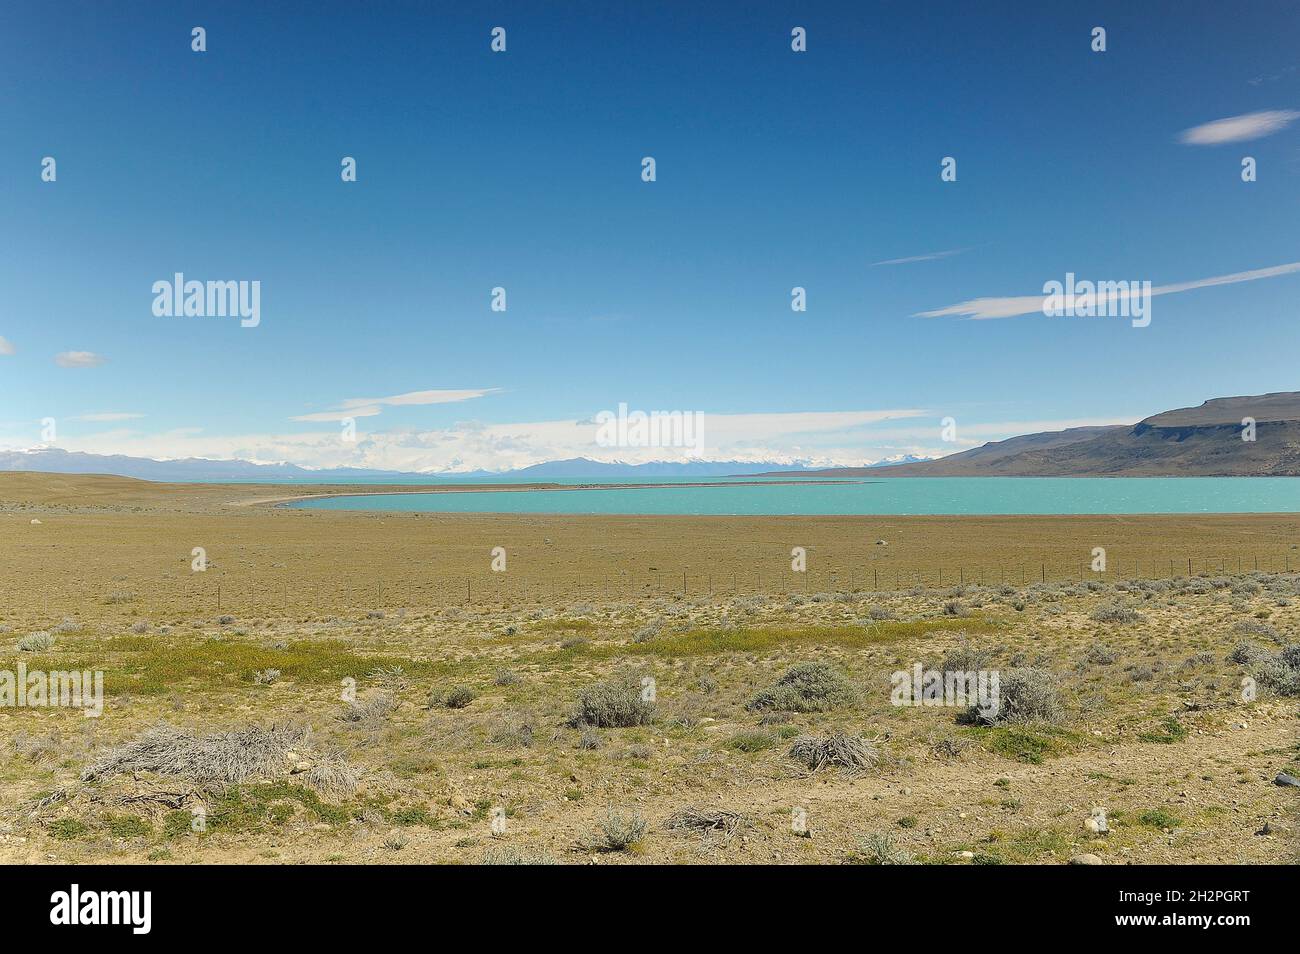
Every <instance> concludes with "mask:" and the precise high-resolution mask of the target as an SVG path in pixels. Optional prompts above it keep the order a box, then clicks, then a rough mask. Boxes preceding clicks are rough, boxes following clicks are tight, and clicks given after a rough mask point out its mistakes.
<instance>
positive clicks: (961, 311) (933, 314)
mask: <svg viewBox="0 0 1300 954" xmlns="http://www.w3.org/2000/svg"><path fill="white" fill-rule="evenodd" d="M1294 272H1300V262H1288V263H1287V264H1285V265H1273V266H1271V267H1269V268H1256V269H1253V270H1251V271H1248V272H1233V273H1232V274H1231V275H1216V276H1215V277H1213V278H1200V279H1197V280H1196V281H1191V282H1178V283H1177V284H1174V285H1156V286H1154V287H1153V288H1152V289H1151V294H1152V295H1173V294H1176V293H1178V292H1185V291H1192V290H1194V289H1197V288H1211V287H1213V286H1215V285H1235V284H1237V283H1238V282H1253V281H1257V280H1258V279H1261V278H1275V277H1277V276H1278V275H1290V274H1292V273H1294ZM1127 297H1128V293H1127V292H1125V291H1123V290H1117V291H1113V292H1107V293H1105V294H1103V293H1102V292H1101V290H1100V289H1098V291H1097V295H1096V296H1095V299H1094V301H1095V302H1096V304H1097V305H1098V306H1101V305H1102V304H1103V303H1104V302H1111V303H1119V302H1121V301H1122V300H1123V299H1125V298H1127ZM1043 298H1044V296H1043V295H1016V296H1010V297H1006V298H972V299H970V300H969V301H962V302H958V303H957V304H955V305H948V306H946V307H944V308H936V309H935V310H933V311H919V312H917V313H916V314H915V316H914V317H917V318H948V317H954V318H971V319H974V320H976V321H983V320H985V319H988V318H1014V317H1016V316H1017V315H1032V314H1034V313H1035V312H1037V313H1040V314H1041V313H1042V311H1043ZM1064 306H1065V308H1066V309H1067V310H1069V308H1070V307H1071V296H1068V295H1067V296H1066V297H1065V299H1064Z"/></svg>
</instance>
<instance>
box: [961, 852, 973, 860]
mask: <svg viewBox="0 0 1300 954" xmlns="http://www.w3.org/2000/svg"><path fill="white" fill-rule="evenodd" d="M957 857H958V858H962V859H964V860H966V861H973V860H974V859H975V852H973V851H959V852H957Z"/></svg>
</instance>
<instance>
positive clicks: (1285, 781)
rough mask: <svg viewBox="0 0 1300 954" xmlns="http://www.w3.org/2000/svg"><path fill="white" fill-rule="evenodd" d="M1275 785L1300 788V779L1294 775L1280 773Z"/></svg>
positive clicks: (1274, 782) (1274, 781) (1274, 780)
mask: <svg viewBox="0 0 1300 954" xmlns="http://www.w3.org/2000/svg"><path fill="white" fill-rule="evenodd" d="M1273 784H1274V785H1291V786H1294V787H1296V788H1300V778H1296V777H1295V776H1294V775H1288V774H1287V773H1286V772H1278V773H1277V778H1275V779H1273Z"/></svg>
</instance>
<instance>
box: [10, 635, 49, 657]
mask: <svg viewBox="0 0 1300 954" xmlns="http://www.w3.org/2000/svg"><path fill="white" fill-rule="evenodd" d="M53 646H54V637H53V636H51V635H50V634H49V633H46V632H40V633H30V634H28V635H27V636H24V637H23V638H22V639H20V640H18V649H19V651H20V652H24V653H42V652H45V650H47V649H51V648H53Z"/></svg>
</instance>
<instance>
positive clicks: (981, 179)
mask: <svg viewBox="0 0 1300 954" xmlns="http://www.w3.org/2000/svg"><path fill="white" fill-rule="evenodd" d="M547 6H552V5H548V4H537V3H519V4H511V3H490V4H461V5H455V7H453V6H452V5H444V6H443V7H437V6H435V5H432V4H427V3H414V2H412V3H389V2H376V3H370V4H364V5H362V4H341V3H340V4H328V3H310V4H309V3H301V4H292V3H285V4H276V5H274V8H273V9H272V5H267V4H254V3H238V2H223V3H167V4H162V3H157V4H153V3H138V4H121V5H107V4H102V3H60V2H51V3H42V4H40V5H30V4H29V5H21V6H20V5H8V6H6V7H5V8H3V10H0V84H2V86H0V129H2V130H3V131H4V134H3V138H0V236H3V247H4V248H5V250H6V251H5V254H4V255H3V256H0V284H2V285H3V288H4V291H5V294H4V295H3V297H2V298H0V338H2V339H3V343H0V352H9V353H3V354H0V446H2V447H8V448H26V447H32V446H35V445H38V444H40V443H41V442H42V435H41V425H40V421H41V419H43V418H47V417H52V418H54V419H55V421H56V423H57V437H56V440H55V441H54V443H55V444H56V445H57V446H62V447H67V448H69V449H73V450H90V451H94V452H99V453H128V454H140V455H144V456H153V457H175V456H188V455H195V456H207V457H245V458H250V459H259V460H283V459H287V460H291V461H293V462H295V463H299V464H303V465H308V466H327V465H360V466H373V467H387V468H401V469H430V470H442V469H455V468H477V467H488V468H495V467H508V466H518V465H522V464H527V463H533V462H536V461H537V460H542V459H547V458H553V457H568V456H580V455H581V456H589V457H602V458H605V459H615V458H618V459H629V460H630V459H655V458H667V457H673V456H675V454H676V451H672V450H665V449H662V448H606V447H598V446H594V445H593V444H592V440H591V428H590V426H589V425H588V424H583V423H580V422H590V421H591V420H592V419H593V416H594V415H596V414H597V413H599V412H600V411H602V410H606V409H616V408H617V407H618V405H619V404H620V403H621V402H622V403H626V404H628V405H629V406H630V407H631V408H633V409H644V410H647V411H650V410H660V409H661V410H683V411H698V412H702V413H703V414H704V415H705V416H706V417H705V420H706V422H707V423H706V440H705V444H706V446H705V447H704V448H703V449H702V452H703V453H704V455H705V456H712V457H721V458H726V459H731V458H748V459H793V458H802V459H812V460H817V461H819V462H841V463H857V462H861V461H866V460H874V459H877V458H879V457H884V456H889V455H894V454H899V453H905V452H912V453H930V454H939V453H946V452H951V451H953V450H959V449H962V448H963V447H965V446H969V445H971V444H978V443H981V442H982V441H984V440H988V439H991V438H998V437H1004V436H1009V435H1010V434H1014V433H1020V432H1023V431H1025V430H1033V429H1043V428H1046V427H1052V426H1059V425H1067V424H1075V423H1090V422H1111V421H1132V420H1136V419H1138V418H1140V417H1142V416H1145V415H1147V414H1149V413H1154V412H1156V411H1159V410H1163V409H1166V408H1170V407H1175V406H1183V405H1188V404H1197V403H1200V402H1201V401H1202V400H1204V399H1206V398H1209V397H1214V396H1221V395H1229V394H1245V393H1259V392H1265V391H1276V390H1292V389H1295V388H1296V377H1295V374H1294V370H1293V369H1294V365H1295V360H1296V359H1295V354H1296V347H1295V345H1296V344H1297V331H1296V327H1295V318H1296V311H1297V309H1296V303H1297V302H1298V301H1300V274H1296V273H1282V274H1277V275H1275V276H1273V277H1267V278H1259V279H1256V280H1251V281H1239V282H1236V283H1233V284H1225V285H1219V286H1214V287H1206V288H1199V289H1194V290H1188V291H1185V292H1180V293H1177V294H1167V295H1163V296H1159V297H1157V298H1155V299H1154V301H1153V305H1152V321H1151V324H1150V325H1149V326H1148V327H1145V328H1134V327H1132V326H1131V324H1130V323H1129V322H1128V321H1127V320H1124V319H1118V318H1091V319H1089V318H1064V319H1049V318H1045V317H1044V316H1042V315H1041V314H1028V315H1022V316H1019V317H1008V318H999V319H992V320H970V319H969V318H963V317H954V316H943V317H922V316H921V313H922V312H927V311H937V310H943V309H945V308H948V307H949V306H953V305H956V304H958V303H962V302H968V301H971V300H973V299H979V298H986V297H989V298H1001V297H1015V296H1032V295H1037V294H1039V293H1040V292H1041V289H1042V286H1043V283H1044V282H1046V281H1049V280H1052V279H1056V280H1064V277H1065V273H1066V272H1067V271H1072V272H1075V273H1076V274H1077V275H1079V276H1080V277H1085V278H1089V279H1093V280H1149V281H1151V282H1152V283H1153V284H1154V285H1156V286H1165V285H1170V284H1177V283H1183V282H1199V281H1202V280H1206V279H1211V278H1215V277H1219V276H1224V275H1233V274H1237V273H1242V272H1249V271H1253V270H1258V269H1266V268H1272V267H1275V266H1281V265H1287V264H1290V263H1295V262H1300V229H1298V228H1297V226H1296V222H1297V221H1298V220H1300V201H1298V200H1300V117H1297V116H1295V115H1294V113H1295V112H1297V111H1300V70H1297V64H1298V63H1300V3H1296V2H1252V3H1250V4H1245V5H1241V6H1229V5H1224V4H1217V3H1198V2H1193V3H1149V4H1142V5H1140V9H1133V7H1134V6H1135V5H1133V4H1130V3H1069V4H1050V5H1026V4H1011V3H1006V4H1001V3H994V4H978V5H976V4H970V3H961V2H952V3H924V4H901V3H898V4H885V5H862V4H831V3H827V4H800V3H746V4H743V5H742V4H717V5H709V6H708V7H707V8H704V9H700V8H699V7H700V5H697V4H687V3H666V4H656V5H654V7H655V8H656V9H653V10H651V9H647V10H644V11H639V12H633V11H630V10H626V9H623V7H624V6H625V5H618V9H613V8H612V7H611V5H609V4H603V3H566V4H564V5H563V8H564V9H563V11H561V12H550V11H548V10H546V9H545V8H546V7H547ZM554 6H559V5H554ZM646 6H647V7H649V6H650V5H646ZM1037 6H1043V7H1051V8H1054V9H1036V7H1037ZM195 26H203V27H204V28H205V29H206V30H207V45H208V49H207V51H206V52H204V53H195V52H193V51H192V50H191V48H190V43H191V34H190V31H191V29H192V28H193V27H195ZM495 26H502V27H504V28H505V29H506V31H507V50H506V52H504V53H493V52H492V51H491V50H490V48H489V43H490V31H491V29H492V28H493V27H495ZM795 26H803V27H805V28H806V29H807V34H808V50H807V52H804V53H795V52H793V51H792V50H791V49H790V31H791V29H792V28H793V27H795ZM1094 26H1103V27H1105V28H1106V31H1107V50H1106V52H1104V53H1094V52H1093V51H1092V50H1091V48H1090V42H1091V40H1090V32H1091V30H1092V28H1093V27H1094ZM1261 113H1262V114H1267V115H1266V116H1265V117H1264V118H1262V119H1260V118H1256V119H1247V120H1244V121H1243V122H1242V124H1239V125H1238V126H1234V127H1231V128H1229V129H1227V130H1223V129H1222V128H1220V129H1219V132H1217V133H1216V132H1215V131H1214V128H1212V129H1211V131H1210V132H1209V133H1207V134H1205V135H1203V136H1201V137H1199V138H1200V139H1209V140H1210V142H1185V141H1183V138H1181V137H1183V136H1184V135H1185V133H1186V131H1187V130H1192V129H1196V128H1198V127H1202V126H1205V125H1206V124H1208V123H1212V122H1214V121H1217V120H1222V119H1225V118H1229V117H1240V116H1247V117H1251V116H1255V114H1261ZM1263 132H1267V134H1261V133H1263ZM1246 136H1250V137H1251V138H1245V137H1246ZM1192 138H1193V139H1196V138H1198V137H1196V136H1193V137H1192ZM45 156H52V157H54V158H55V159H56V161H57V175H58V178H57V181H55V182H43V181H41V161H42V158H43V157H45ZM344 156H352V157H355V158H356V160H357V164H358V166H357V170H358V181H356V182H353V183H344V182H342V181H341V180H340V175H339V171H340V160H341V158H342V157H344ZM643 156H653V157H654V158H655V160H656V164H657V169H656V171H657V181H655V182H653V183H647V182H643V181H642V180H641V175H640V173H641V159H642V157H643ZM945 156H953V157H955V158H956V160H957V181H955V182H942V181H940V175H939V173H940V161H941V159H942V158H943V157H945ZM1243 156H1252V157H1255V159H1256V161H1257V164H1258V181H1256V182H1252V183H1243V182H1242V181H1241V175H1240V171H1241V165H1240V164H1241V159H1242V157H1243ZM940 252H955V254H949V255H943V256H938V257H928V258H927V256H934V255H935V253H940ZM914 257H920V258H924V259H925V260H921V261H912V262H906V263H901V264H874V263H878V262H883V261H892V260H897V259H905V258H914ZM178 271H179V272H184V273H185V275H186V277H187V278H191V279H199V280H209V279H211V280H250V281H251V280H257V281H259V282H260V283H261V322H260V324H259V325H258V326H257V327H256V328H241V327H240V325H239V322H238V321H237V320H233V319H229V318H195V317H189V318H177V317H157V316H155V315H154V314H153V311H152V310H151V304H152V302H153V294H152V291H151V286H152V285H153V283H154V282H156V281H159V280H166V279H170V278H171V276H172V274H173V273H175V272H178ZM796 285H797V286H802V287H804V288H806V289H807V295H808V310H807V311H806V312H803V313H795V312H792V311H791V309H790V289H791V288H792V287H793V286H796ZM496 286H502V287H504V288H505V289H506V291H507V302H508V307H507V311H506V312H504V313H500V312H493V311H492V310H491V309H490V307H489V305H490V300H491V290H492V289H493V288H494V287H496ZM81 352H85V353H86V354H85V355H82V356H81V357H79V358H78V357H72V358H69V357H64V358H63V359H62V364H64V365H66V364H72V365H91V366H72V367H65V366H61V364H60V363H59V361H57V360H56V356H57V355H65V356H66V355H68V354H69V353H81ZM430 391H432V392H442V391H455V392H470V393H471V394H473V393H478V392H483V393H482V394H481V396H476V397H466V396H465V394H463V393H461V394H454V395H441V396H432V397H431V396H427V395H426V396H425V397H418V396H417V397H415V398H405V399H402V398H398V400H397V401H396V402H390V403H382V402H376V401H374V400H373V399H377V398H392V397H396V396H400V395H410V394H412V393H415V392H430ZM452 397H455V398H458V399H457V400H450V398H452ZM443 398H447V400H442V399H443ZM432 401H437V403H429V402H432ZM349 407H350V408H352V409H353V410H354V411H355V410H356V409H358V408H361V409H364V410H365V411H366V412H367V413H366V415H365V416H360V417H358V418H357V427H358V432H359V435H358V436H359V440H358V441H356V442H355V443H353V442H346V441H341V440H340V439H339V433H340V428H339V426H338V425H337V424H336V423H334V422H332V421H330V420H319V421H316V420H305V421H304V420H294V418H302V417H313V416H315V417H322V418H329V417H330V416H331V415H334V414H340V415H341V414H342V412H343V410H345V409H347V408H349ZM370 411H375V412H376V413H369V412H370ZM126 415H132V416H130V417H127V416H126ZM949 416H950V417H953V418H954V419H955V420H956V423H957V433H958V435H959V440H958V441H957V442H955V443H946V442H944V441H942V440H940V433H941V430H940V421H941V419H942V418H944V417H949ZM697 450H699V449H697Z"/></svg>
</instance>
